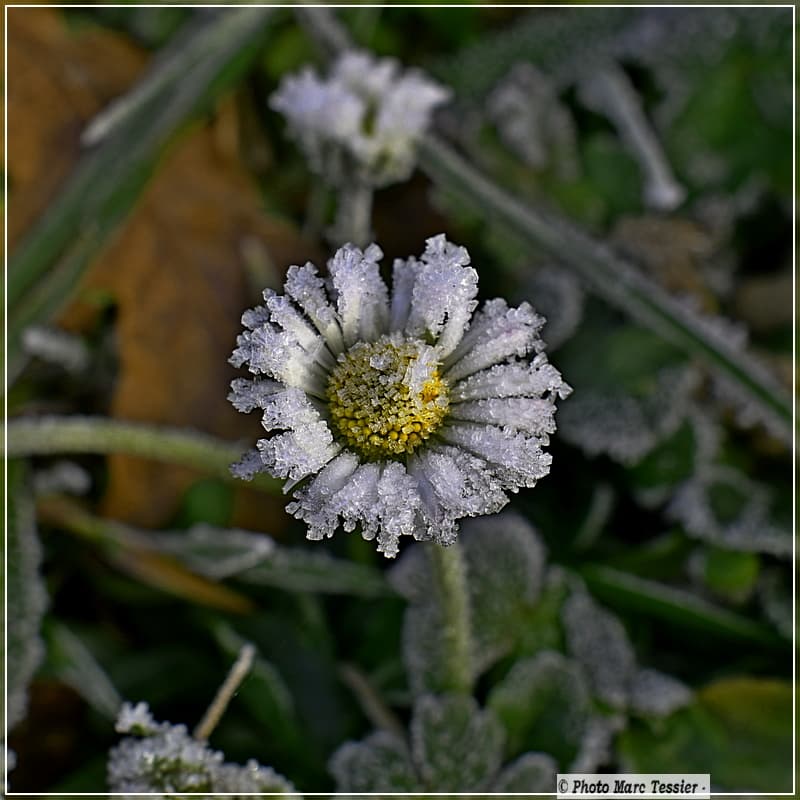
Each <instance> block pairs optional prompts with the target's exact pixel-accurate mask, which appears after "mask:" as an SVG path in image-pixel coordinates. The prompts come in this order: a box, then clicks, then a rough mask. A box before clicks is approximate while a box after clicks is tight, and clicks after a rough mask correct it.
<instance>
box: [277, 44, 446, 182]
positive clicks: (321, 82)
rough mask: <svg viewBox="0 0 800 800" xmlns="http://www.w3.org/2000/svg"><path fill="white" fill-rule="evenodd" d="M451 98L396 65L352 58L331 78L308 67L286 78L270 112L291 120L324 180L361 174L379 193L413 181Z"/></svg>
mask: <svg viewBox="0 0 800 800" xmlns="http://www.w3.org/2000/svg"><path fill="white" fill-rule="evenodd" d="M448 96H449V91H448V90H447V89H445V88H444V87H442V86H439V85H438V84H436V83H434V82H433V81H431V80H429V79H428V78H426V77H425V76H424V75H423V74H422V73H421V72H417V71H415V70H408V71H405V72H402V71H401V70H400V65H399V64H398V63H397V62H396V61H394V60H393V59H388V58H383V59H376V58H373V57H372V56H371V55H368V54H366V53H356V52H350V53H345V54H344V55H342V56H340V57H339V59H338V60H337V61H336V62H335V63H334V65H333V67H332V69H331V72H330V75H329V76H328V77H327V78H321V77H319V76H318V75H317V73H316V72H314V70H312V69H311V68H309V67H307V68H305V69H304V70H303V71H301V72H300V73H298V74H296V75H289V76H287V77H285V78H284V79H283V81H282V82H281V85H280V87H279V88H278V91H277V92H275V93H274V94H273V95H272V97H271V98H270V105H271V107H272V108H274V109H275V110H276V111H279V112H280V113H282V114H283V115H284V116H285V117H286V119H287V120H288V122H289V127H290V129H291V130H292V132H293V133H294V134H295V135H296V136H297V138H298V141H299V144H300V146H301V147H302V148H303V150H304V151H305V153H306V155H307V156H308V158H309V160H310V162H311V165H312V167H313V168H314V169H315V170H316V171H317V172H319V173H321V174H322V175H323V176H325V177H327V178H328V179H329V180H330V181H331V182H333V183H342V182H343V181H347V180H348V177H349V176H350V175H351V174H352V173H353V171H354V170H355V172H356V174H358V175H359V177H360V178H361V179H362V180H365V181H366V182H368V183H370V184H373V185H376V186H380V185H385V184H387V183H393V182H395V181H399V180H404V179H405V178H407V177H408V176H409V175H410V174H411V171H412V170H413V168H414V151H415V147H416V143H417V142H418V141H419V139H420V138H421V137H422V135H423V134H424V133H425V130H426V129H427V127H428V124H429V122H430V118H431V114H432V112H433V109H434V108H435V107H436V106H438V105H440V104H441V103H443V102H444V101H445V100H447V98H448Z"/></svg>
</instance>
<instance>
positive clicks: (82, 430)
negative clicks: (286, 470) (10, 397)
mask: <svg viewBox="0 0 800 800" xmlns="http://www.w3.org/2000/svg"><path fill="white" fill-rule="evenodd" d="M6 437H7V439H6V446H7V450H8V455H9V456H10V457H11V456H34V455H51V454H56V453H125V454H127V455H132V456H141V457H142V458H151V459H154V460H156V461H163V462H166V463H168V464H180V465H182V466H185V467H193V468H195V469H199V470H203V471H204V472H208V473H210V474H212V475H215V476H216V477H218V478H222V479H224V480H233V477H232V476H231V474H230V471H229V467H230V465H231V464H232V463H233V462H235V461H238V460H239V458H241V455H242V450H243V449H244V448H243V447H242V446H240V445H237V444H236V443H235V442H228V441H225V440H224V439H217V438H215V437H213V436H209V435H208V434H204V433H198V432H197V431H190V430H184V429H180V428H168V427H159V426H155V425H146V424H142V423H138V422H121V421H119V420H114V419H108V418H105V417H77V416H73V417H23V418H19V419H15V420H12V421H10V422H9V423H8V424H7V426H6ZM249 485H250V486H252V487H254V488H257V489H261V490H262V491H267V492H272V493H276V494H277V493H279V492H280V481H276V480H273V479H272V478H269V477H267V476H266V475H264V474H259V475H256V476H255V478H254V480H253V481H252V483H251V484H249Z"/></svg>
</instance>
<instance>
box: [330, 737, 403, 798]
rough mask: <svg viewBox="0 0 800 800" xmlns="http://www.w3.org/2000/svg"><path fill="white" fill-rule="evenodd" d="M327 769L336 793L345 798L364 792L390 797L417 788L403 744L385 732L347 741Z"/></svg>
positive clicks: (397, 738) (334, 755) (335, 754)
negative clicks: (355, 740)
mask: <svg viewBox="0 0 800 800" xmlns="http://www.w3.org/2000/svg"><path fill="white" fill-rule="evenodd" d="M329 769H330V772H331V774H332V775H333V777H334V779H335V780H336V791H337V792H342V793H344V794H345V796H346V797H350V796H356V795H360V794H363V793H365V792H387V793H388V794H387V796H390V795H391V793H393V792H413V791H415V790H416V789H418V788H419V779H418V778H417V775H416V772H415V770H414V767H413V766H412V765H411V758H410V754H409V752H408V748H407V747H406V744H405V742H404V741H403V740H402V739H400V738H399V737H397V736H395V735H394V734H391V733H387V732H386V731H379V732H378V733H373V734H371V735H370V736H368V737H367V738H366V739H364V741H362V742H346V743H345V744H343V745H342V746H341V747H340V748H339V749H338V750H337V751H336V752H335V753H334V754H333V757H332V758H331V761H330V765H329ZM349 793H352V795H351V794H349Z"/></svg>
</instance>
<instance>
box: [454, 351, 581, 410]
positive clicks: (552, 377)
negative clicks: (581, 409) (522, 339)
mask: <svg viewBox="0 0 800 800" xmlns="http://www.w3.org/2000/svg"><path fill="white" fill-rule="evenodd" d="M570 392H571V389H570V387H569V386H568V385H567V384H566V383H564V380H563V378H562V377H561V373H560V372H559V371H558V370H557V369H556V368H555V367H554V366H553V365H552V364H549V363H548V362H547V357H546V356H545V354H544V353H538V354H537V355H536V357H535V358H534V359H533V361H532V362H531V363H530V364H529V363H527V362H514V363H511V364H496V365H495V366H493V367H491V368H489V369H487V370H483V371H481V372H476V373H474V374H472V375H470V376H469V377H468V378H465V379H464V380H461V381H459V382H458V383H456V384H455V385H454V386H453V387H452V388H451V389H450V401H451V402H453V403H455V402H459V401H462V400H486V399H489V398H492V397H542V396H543V395H551V396H553V397H555V396H558V397H560V398H564V397H567V396H568V395H569V394H570Z"/></svg>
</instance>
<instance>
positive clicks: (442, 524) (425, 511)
mask: <svg viewBox="0 0 800 800" xmlns="http://www.w3.org/2000/svg"><path fill="white" fill-rule="evenodd" d="M408 469H409V472H410V473H411V475H412V476H413V477H414V478H415V479H416V481H417V491H418V492H419V499H420V505H419V512H418V518H417V526H416V529H415V531H414V538H415V539H417V540H418V541H421V542H425V541H431V540H432V541H434V542H437V543H438V544H440V545H443V546H447V545H449V544H453V542H455V540H456V537H457V535H458V524H457V522H456V520H457V517H456V516H455V515H454V514H453V513H452V512H450V511H449V510H448V509H447V508H445V506H444V504H443V503H442V501H441V500H440V498H439V496H438V495H437V494H436V490H435V488H434V486H433V483H432V481H431V477H430V476H429V475H428V472H427V470H426V468H425V465H424V464H423V463H422V462H421V461H420V460H419V459H418V458H412V459H410V460H409V463H408Z"/></svg>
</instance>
